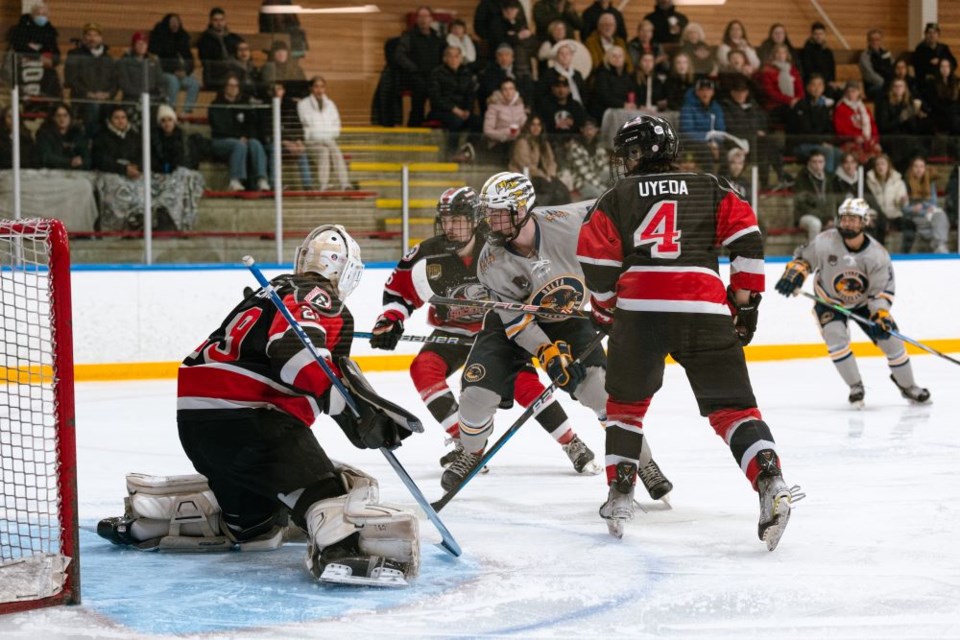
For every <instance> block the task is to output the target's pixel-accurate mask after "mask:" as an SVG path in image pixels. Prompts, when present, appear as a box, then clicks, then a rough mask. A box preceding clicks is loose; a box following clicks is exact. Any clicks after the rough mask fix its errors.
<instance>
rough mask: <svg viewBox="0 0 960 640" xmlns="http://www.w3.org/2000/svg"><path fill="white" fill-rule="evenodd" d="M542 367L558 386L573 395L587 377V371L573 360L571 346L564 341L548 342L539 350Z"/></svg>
mask: <svg viewBox="0 0 960 640" xmlns="http://www.w3.org/2000/svg"><path fill="white" fill-rule="evenodd" d="M537 359H538V360H540V366H542V367H543V369H544V370H545V371H546V372H547V375H548V376H550V379H551V380H553V381H554V382H556V383H557V386H558V387H560V388H561V389H563V390H564V391H566V392H567V393H569V394H573V392H574V391H575V390H576V388H577V386H578V385H579V384H580V383H581V382H583V380H584V378H586V377H587V370H586V369H584V368H583V365H582V364H580V363H579V362H577V361H576V360H574V359H573V354H572V353H571V352H570V345H569V344H567V343H566V342H564V341H563V340H557V341H556V342H548V343H546V344H543V345H540V348H539V349H537Z"/></svg>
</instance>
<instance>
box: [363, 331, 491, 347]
mask: <svg viewBox="0 0 960 640" xmlns="http://www.w3.org/2000/svg"><path fill="white" fill-rule="evenodd" d="M353 337H355V338H366V339H367V340H369V339H370V338H372V337H373V334H372V333H370V332H369V331H354V332H353ZM400 341H401V342H422V343H424V344H452V345H457V346H463V347H472V346H473V338H459V337H457V336H409V335H402V336H400Z"/></svg>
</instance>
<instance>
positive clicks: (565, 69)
mask: <svg viewBox="0 0 960 640" xmlns="http://www.w3.org/2000/svg"><path fill="white" fill-rule="evenodd" d="M576 44H577V43H576V42H562V43H560V44H559V45H557V53H556V55H555V57H554V59H553V61H552V62H551V63H550V65H549V68H548V69H547V70H546V71H545V72H544V73H543V75H542V76H540V82H539V88H538V92H537V93H538V95H539V97H540V98H541V99H542V98H545V97H546V96H548V95H550V91H551V90H552V88H553V85H554V83H555V82H556V80H557V78H558V77H560V76H563V77H564V78H566V79H567V81H568V82H569V84H570V97H571V98H573V99H574V100H576V101H577V102H579V103H580V104H581V105H583V106H584V107H586V103H587V97H588V93H587V82H586V80H584V79H583V75H582V74H581V73H580V72H579V71H577V70H576V69H575V68H574V67H573V54H574V46H575V45H576Z"/></svg>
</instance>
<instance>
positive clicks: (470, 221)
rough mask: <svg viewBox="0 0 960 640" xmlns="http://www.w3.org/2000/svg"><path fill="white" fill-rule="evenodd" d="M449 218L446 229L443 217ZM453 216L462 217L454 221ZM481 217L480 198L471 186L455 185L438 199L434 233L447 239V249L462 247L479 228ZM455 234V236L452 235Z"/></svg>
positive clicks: (454, 249)
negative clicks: (458, 220)
mask: <svg viewBox="0 0 960 640" xmlns="http://www.w3.org/2000/svg"><path fill="white" fill-rule="evenodd" d="M444 218H447V219H448V223H447V228H446V229H444V224H443V219H444ZM451 218H462V219H463V221H462V222H454V221H453V220H451ZM479 219H480V198H479V196H477V192H476V191H474V190H473V189H472V188H471V187H454V188H452V189H447V190H446V191H444V192H443V193H442V194H440V199H439V200H437V217H436V218H435V219H434V222H433V234H434V235H435V236H436V237H438V238H443V239H444V240H445V241H446V244H447V249H448V250H450V251H456V250H458V249H462V248H463V247H464V246H466V245H467V243H469V242H470V239H471V238H473V234H474V233H475V232H476V230H477V224H478V223H479ZM451 234H453V236H454V237H451Z"/></svg>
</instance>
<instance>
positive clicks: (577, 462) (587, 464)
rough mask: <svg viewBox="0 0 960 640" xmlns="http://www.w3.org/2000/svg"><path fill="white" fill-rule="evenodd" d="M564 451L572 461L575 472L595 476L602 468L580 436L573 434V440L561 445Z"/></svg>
mask: <svg viewBox="0 0 960 640" xmlns="http://www.w3.org/2000/svg"><path fill="white" fill-rule="evenodd" d="M562 447H563V451H564V453H566V454H567V457H568V458H570V462H572V463H573V468H574V469H575V470H576V472H577V473H585V474H588V475H591V476H595V475H597V474H598V473H600V472H601V471H603V469H602V468H601V467H600V465H599V464H597V463H596V461H595V460H594V455H593V451H591V450H590V447H588V446H587V445H586V443H584V441H583V440H581V439H580V436H573V440H571V441H570V442H568V443H567V444H565V445H562Z"/></svg>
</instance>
